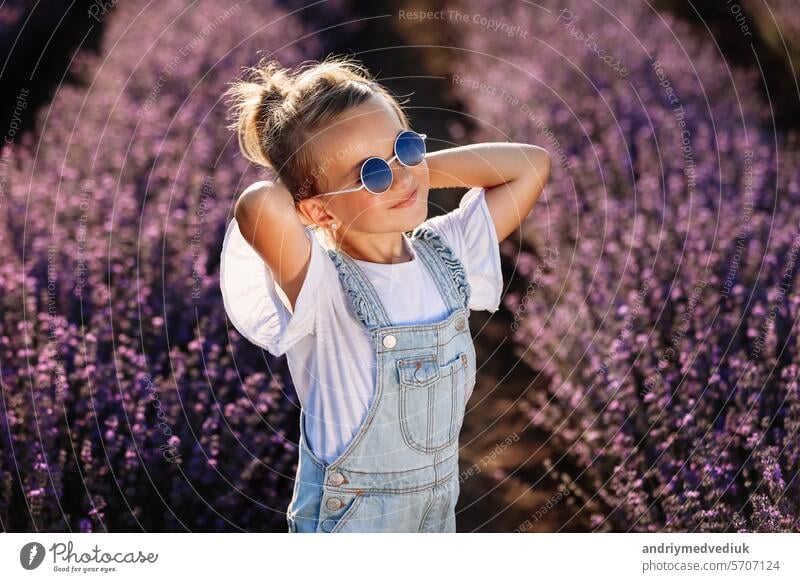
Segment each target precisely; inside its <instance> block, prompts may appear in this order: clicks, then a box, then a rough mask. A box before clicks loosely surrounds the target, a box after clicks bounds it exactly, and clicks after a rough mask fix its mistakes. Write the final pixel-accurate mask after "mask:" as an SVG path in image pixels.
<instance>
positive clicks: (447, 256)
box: [411, 226, 471, 309]
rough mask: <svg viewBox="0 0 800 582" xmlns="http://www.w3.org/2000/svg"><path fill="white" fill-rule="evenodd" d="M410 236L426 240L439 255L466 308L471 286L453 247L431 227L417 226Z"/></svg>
mask: <svg viewBox="0 0 800 582" xmlns="http://www.w3.org/2000/svg"><path fill="white" fill-rule="evenodd" d="M411 238H419V239H421V240H423V241H425V242H427V243H428V244H429V245H430V246H431V247H432V248H433V249H434V250H435V251H436V253H437V254H438V255H439V257H441V259H442V262H444V264H445V266H446V267H447V270H448V272H449V273H450V278H451V279H452V280H453V282H454V283H455V285H456V289H457V290H458V294H459V296H460V297H461V301H462V305H463V306H464V307H465V308H467V309H468V308H469V299H470V293H471V288H470V285H469V280H468V279H467V271H466V269H465V268H464V264H463V263H462V262H461V261H460V260H459V258H458V257H457V256H456V255H455V253H454V252H453V249H452V248H450V246H449V245H448V244H447V243H445V242H444V241H443V240H442V237H441V236H439V233H437V232H436V231H434V230H433V229H432V228H427V227H424V226H418V227H417V228H415V229H414V230H413V231H412V233H411Z"/></svg>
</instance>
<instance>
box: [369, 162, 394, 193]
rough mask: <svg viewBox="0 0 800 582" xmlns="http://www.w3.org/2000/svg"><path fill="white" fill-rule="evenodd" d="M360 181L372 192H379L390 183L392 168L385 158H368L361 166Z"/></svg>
mask: <svg viewBox="0 0 800 582" xmlns="http://www.w3.org/2000/svg"><path fill="white" fill-rule="evenodd" d="M361 182H362V184H364V187H365V188H366V189H367V190H369V191H370V192H372V193H373V194H381V193H382V192H386V191H387V190H388V189H389V186H391V185H392V169H391V168H390V167H389V164H387V163H386V160H382V159H380V158H370V159H368V160H367V161H366V162H364V165H363V166H362V167H361Z"/></svg>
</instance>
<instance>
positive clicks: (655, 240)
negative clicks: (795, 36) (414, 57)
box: [449, 2, 800, 532]
mask: <svg viewBox="0 0 800 582" xmlns="http://www.w3.org/2000/svg"><path fill="white" fill-rule="evenodd" d="M479 4H480V5H479V6H476V5H475V3H467V2H452V3H450V7H449V8H450V10H452V15H451V19H453V20H455V21H457V22H459V23H460V26H461V32H462V34H463V38H464V39H465V43H464V53H463V55H462V58H461V59H460V60H459V61H458V64H457V70H456V71H455V72H454V74H453V83H454V85H455V88H456V91H457V92H458V94H459V95H460V97H461V98H462V99H463V100H464V101H465V102H466V103H467V105H468V108H469V110H470V112H471V114H472V115H474V116H475V117H476V118H477V120H478V127H479V130H478V132H477V134H476V135H474V136H471V138H472V139H477V140H479V141H490V140H512V141H522V142H529V143H536V144H541V145H543V147H546V148H548V150H549V151H550V152H551V154H552V155H553V157H554V161H555V162H556V163H555V164H554V167H556V169H555V170H554V172H553V178H552V179H551V185H550V186H549V187H548V190H547V191H546V197H544V198H543V200H541V201H540V202H539V206H538V207H537V208H536V209H535V211H534V213H533V216H532V217H531V218H530V219H529V220H528V221H527V222H526V223H525V224H524V225H523V233H522V239H521V243H522V244H521V245H518V244H513V243H511V242H510V241H506V242H505V243H504V245H503V246H502V251H503V252H504V254H506V255H508V256H509V257H511V258H512V259H513V261H514V263H515V268H516V269H517V270H518V271H519V276H521V277H522V278H524V279H526V280H527V281H528V284H527V286H526V288H525V289H524V291H522V292H515V293H509V294H507V296H506V306H507V308H508V309H509V311H511V312H512V313H513V314H514V317H513V323H512V324H511V325H510V329H509V333H513V340H514V343H515V345H516V348H515V353H516V354H517V355H518V357H519V358H521V359H523V360H524V361H525V362H526V363H527V364H528V365H530V367H531V368H532V369H533V370H535V371H537V372H538V373H541V374H543V375H545V376H546V377H547V378H548V379H549V383H548V386H549V388H548V389H547V390H543V391H537V392H533V393H532V398H531V399H522V400H520V401H519V403H518V406H519V407H520V408H521V409H522V410H523V411H524V412H525V413H526V414H527V415H528V416H529V418H530V422H531V423H533V424H534V425H536V426H539V427H541V428H542V429H544V430H546V431H547V432H548V433H550V434H552V439H554V441H555V442H557V443H558V446H559V447H560V448H561V449H562V450H564V454H563V455H562V456H561V457H560V458H558V459H553V462H552V465H553V467H554V469H553V470H554V471H555V472H556V473H557V472H558V471H559V464H560V462H561V461H562V460H563V459H564V458H567V457H570V458H572V459H573V460H575V461H576V462H577V464H578V465H579V466H580V467H581V471H580V473H579V474H577V475H571V478H572V479H573V480H579V481H580V482H581V483H582V486H581V487H580V494H579V495H580V498H579V500H578V503H579V505H580V506H581V507H582V508H584V509H589V510H590V511H591V512H592V526H593V528H594V529H595V530H598V531H604V530H614V531H769V532H778V531H798V528H800V522H799V521H798V520H800V480H798V469H800V438H798V431H800V396H799V395H798V381H797V379H798V361H799V360H800V350H799V348H798V344H797V318H798V315H799V314H800V294H798V290H800V281H798V278H797V270H798V264H797V263H798V253H800V204H798V203H800V181H799V180H798V173H797V168H798V163H800V136H799V135H798V133H797V132H795V131H782V130H781V129H780V128H776V127H775V125H774V120H773V115H772V111H771V108H770V103H769V101H768V100H765V99H762V98H761V97H760V95H759V87H758V84H759V81H760V79H759V76H758V74H757V71H755V70H752V69H751V70H747V69H737V68H729V66H728V65H727V63H726V62H725V61H724V60H723V59H722V58H721V55H720V54H719V52H718V50H717V49H715V46H714V45H713V44H712V43H709V42H701V40H700V39H698V38H697V37H696V36H693V35H692V34H691V32H690V31H689V29H688V26H687V25H686V24H685V23H683V22H681V21H678V20H676V19H674V18H671V17H670V16H669V15H668V14H663V13H661V14H659V13H655V12H654V11H653V9H652V8H650V7H649V6H648V5H647V4H645V3H643V4H638V3H628V2H606V3H604V5H602V6H601V5H599V4H593V3H584V2H580V3H579V2H559V3H553V2H546V3H540V4H539V5H537V7H533V6H531V5H524V4H518V5H516V6H515V8H514V9H513V10H511V11H510V12H508V11H506V12H500V11H495V10H494V9H493V6H492V3H489V2H483V3H479ZM777 4H778V5H780V4H781V3H780V2H778V3H777ZM786 4H787V5H788V4H789V3H786ZM788 11H789V10H788V6H787V7H784V12H788ZM476 15H479V16H476ZM497 23H500V24H497ZM742 42H746V37H743V38H742ZM456 130H457V131H456V132H455V134H456V136H460V134H461V131H460V130H458V127H457V128H456ZM534 486H535V484H534Z"/></svg>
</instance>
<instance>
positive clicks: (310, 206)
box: [295, 197, 333, 226]
mask: <svg viewBox="0 0 800 582" xmlns="http://www.w3.org/2000/svg"><path fill="white" fill-rule="evenodd" d="M295 208H296V209H297V216H299V217H300V222H302V223H303V225H304V226H311V225H312V224H319V225H324V224H325V223H327V222H330V221H332V220H333V217H332V216H331V215H330V214H328V212H327V211H326V210H325V207H324V206H323V205H322V202H321V201H320V200H319V199H318V198H317V197H312V198H304V199H303V200H298V201H297V202H296V203H295Z"/></svg>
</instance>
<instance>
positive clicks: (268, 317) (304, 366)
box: [220, 188, 503, 462]
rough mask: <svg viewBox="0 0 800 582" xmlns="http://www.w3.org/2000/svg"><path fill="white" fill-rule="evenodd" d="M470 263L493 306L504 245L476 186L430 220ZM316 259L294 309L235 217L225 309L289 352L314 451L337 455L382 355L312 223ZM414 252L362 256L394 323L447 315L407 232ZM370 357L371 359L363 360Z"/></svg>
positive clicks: (224, 269) (255, 336) (245, 328)
mask: <svg viewBox="0 0 800 582" xmlns="http://www.w3.org/2000/svg"><path fill="white" fill-rule="evenodd" d="M423 225H424V226H429V227H431V228H432V229H433V230H435V231H436V232H437V233H438V234H440V235H441V236H442V238H443V239H444V241H445V242H446V243H447V244H448V245H449V246H450V247H451V248H452V249H453V252H454V253H455V255H456V256H457V257H458V258H459V259H460V260H461V262H462V263H463V264H464V267H465V269H466V272H467V278H468V280H469V283H470V286H471V295H470V303H469V308H470V309H471V310H486V311H490V312H494V311H497V309H498V307H499V305H500V297H501V294H502V290H503V278H502V273H501V269H500V249H499V244H498V241H497V233H496V232H495V228H494V223H493V222H492V219H491V215H490V214H489V209H488V208H487V206H486V200H485V190H484V189H483V188H472V189H470V190H469V191H468V192H467V193H466V194H465V195H464V197H463V198H462V200H461V202H460V204H459V207H458V208H456V209H455V210H453V211H452V212H449V213H447V214H443V215H441V216H435V217H433V218H430V219H428V220H426V221H425V222H424V223H423ZM306 235H307V236H308V237H309V239H310V240H311V243H312V245H311V261H310V264H309V267H308V271H307V273H306V278H305V280H304V282H303V286H302V288H301V290H300V293H299V295H298V297H297V301H296V303H295V310H294V313H292V312H291V310H290V305H291V304H290V303H289V301H288V299H287V298H286V295H285V294H284V293H283V291H282V289H281V288H280V286H279V285H278V284H277V282H276V281H275V279H274V278H273V277H272V273H271V271H270V269H269V267H268V266H267V265H266V263H264V262H263V261H262V259H261V257H259V256H258V254H257V253H256V252H255V250H254V249H253V248H252V247H251V246H250V245H249V244H248V243H247V241H246V240H245V239H244V237H242V235H241V232H240V231H239V228H238V225H237V223H236V220H235V219H234V220H232V221H231V223H230V224H229V225H228V229H227V232H226V234H225V239H224V242H223V247H222V256H221V263H220V286H221V289H222V299H223V303H224V306H225V310H226V311H227V313H228V316H229V317H230V320H231V322H232V323H233V325H234V327H236V329H237V330H238V331H239V332H240V333H241V334H242V335H243V336H244V337H246V338H247V339H248V340H250V341H251V342H253V343H254V344H256V345H258V346H260V347H262V348H264V349H266V350H267V351H269V352H270V353H272V354H274V355H276V356H280V355H282V354H284V353H285V354H286V356H287V362H288V365H289V371H290V372H291V375H292V380H293V381H294V386H295V388H296V390H297V395H298V398H299V399H300V404H301V406H302V407H303V409H304V410H305V412H306V436H307V437H308V440H309V445H310V446H311V449H312V451H314V453H315V454H316V455H317V456H319V457H320V458H321V459H323V460H325V461H327V462H331V461H332V460H334V459H335V458H336V457H338V456H339V455H340V454H341V453H342V452H343V451H344V449H345V448H346V447H347V445H348V444H349V442H350V440H351V439H352V438H353V437H354V436H355V434H356V432H357V431H358V428H359V427H360V426H361V424H362V422H363V420H364V417H365V415H366V413H367V411H368V410H369V407H370V404H371V402H372V396H373V392H374V388H375V377H376V374H375V372H376V370H375V366H376V358H375V354H374V352H373V349H372V345H371V343H370V335H369V332H368V331H367V329H366V328H365V327H364V326H363V324H362V323H361V322H360V321H358V320H357V319H355V318H354V317H353V316H352V315H351V309H352V308H351V307H350V306H349V302H348V298H347V296H346V294H345V291H344V289H343V287H342V285H341V283H340V279H339V273H338V271H337V270H336V266H335V265H334V264H333V261H332V260H331V258H330V257H329V256H328V254H327V251H326V248H327V247H326V246H325V245H326V244H327V243H326V239H325V236H324V234H323V233H322V232H318V231H316V230H314V229H312V228H310V227H307V228H306ZM407 248H408V250H409V252H410V253H411V255H412V257H413V258H412V260H411V261H406V262H402V263H393V264H382V263H370V262H367V261H361V260H357V261H356V262H357V263H358V265H359V267H361V268H362V269H363V270H364V272H365V274H366V276H367V277H368V278H369V280H370V282H371V283H372V285H373V286H374V287H375V290H376V292H377V293H378V296H379V297H380V299H381V301H382V302H383V304H384V307H385V308H386V313H387V315H388V316H389V319H390V321H391V322H392V324H394V325H406V324H414V323H433V322H436V321H440V320H441V319H443V318H445V317H446V316H447V307H446V306H445V304H444V302H443V300H442V297H441V294H440V292H439V289H438V287H437V286H436V283H435V282H434V280H433V279H432V278H431V275H430V274H429V273H428V269H427V268H426V267H425V265H424V264H423V263H422V259H420V258H418V257H417V256H416V252H415V250H414V248H413V246H412V245H411V244H410V243H408V241H407ZM367 363H370V365H367Z"/></svg>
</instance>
